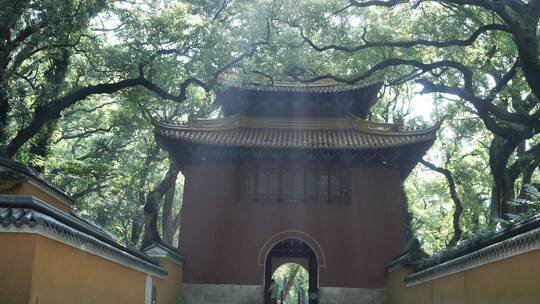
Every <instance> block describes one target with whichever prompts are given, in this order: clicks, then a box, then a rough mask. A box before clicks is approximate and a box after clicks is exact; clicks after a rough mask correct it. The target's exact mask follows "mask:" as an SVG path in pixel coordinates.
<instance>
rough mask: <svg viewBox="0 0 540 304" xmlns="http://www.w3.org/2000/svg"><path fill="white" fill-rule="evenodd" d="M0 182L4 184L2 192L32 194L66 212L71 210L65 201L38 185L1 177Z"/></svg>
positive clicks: (0, 188) (0, 191)
mask: <svg viewBox="0 0 540 304" xmlns="http://www.w3.org/2000/svg"><path fill="white" fill-rule="evenodd" d="M0 184H1V185H2V187H0V194H5V195H32V196H34V197H37V198H39V199H40V200H42V201H44V202H46V203H47V204H49V205H51V206H53V207H56V208H58V209H60V210H62V211H64V212H66V213H69V211H70V210H71V207H70V206H67V205H66V204H65V203H63V202H61V201H60V200H59V199H57V198H56V197H54V196H52V195H51V194H50V193H47V192H46V191H43V190H41V189H39V188H38V187H36V186H34V185H32V184H30V183H29V182H27V181H24V182H19V181H16V180H14V179H0ZM51 192H52V190H51Z"/></svg>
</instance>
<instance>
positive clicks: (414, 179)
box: [0, 0, 540, 254]
mask: <svg viewBox="0 0 540 304" xmlns="http://www.w3.org/2000/svg"><path fill="white" fill-rule="evenodd" d="M350 3H351V2H350V1H345V0H325V1H320V0H294V1H292V0H256V1H251V0H227V1H211V0H205V1H200V0H188V1H173V0H145V1H136V2H131V1H112V0H108V1H106V0H66V1H52V0H28V1H15V2H14V3H11V2H6V1H1V2H0V5H1V7H2V8H4V9H3V10H2V11H1V12H0V28H2V29H5V28H6V29H9V31H8V32H7V33H8V35H7V36H6V35H4V34H2V36H1V37H0V38H1V40H0V69H1V70H0V105H1V106H0V109H3V108H4V105H5V104H4V102H6V104H7V107H5V108H6V109H7V110H6V113H5V116H6V117H5V118H4V117H3V114H2V113H0V140H1V141H2V142H1V145H0V150H3V149H4V148H5V147H6V146H7V144H8V143H9V142H10V140H12V139H14V138H15V137H16V135H17V134H18V133H19V132H20V131H21V129H22V128H24V127H26V126H29V125H30V123H31V121H32V120H33V119H34V118H35V116H34V111H36V109H39V108H41V107H44V108H47V107H50V106H52V105H54V102H55V101H56V100H58V99H59V98H60V97H63V96H66V95H67V94H69V93H72V92H74V91H76V90H77V89H79V88H84V87H88V86H92V85H96V84H100V83H113V82H118V81H121V80H125V79H130V78H136V77H138V76H140V75H139V73H140V71H141V70H142V71H143V72H144V76H145V77H146V78H147V79H149V80H150V81H152V82H153V83H155V84H157V85H159V87H160V88H162V89H163V90H164V91H166V92H170V93H171V94H177V93H178V92H179V91H180V88H181V84H182V83H183V81H185V80H186V79H197V80H200V81H201V82H204V83H213V82H214V81H215V80H216V76H217V74H216V73H217V72H220V75H221V76H223V75H228V74H229V73H230V74H233V73H239V74H240V75H239V77H238V78H239V79H241V80H246V81H247V80H251V79H253V78H254V77H255V76H254V75H256V77H259V78H260V77H262V78H263V79H264V77H266V78H268V79H273V80H291V71H294V72H295V73H293V74H294V76H295V77H298V78H299V79H302V80H308V79H310V77H313V76H320V75H331V76H335V77H336V78H340V79H345V80H347V79H352V78H354V77H357V76H358V75H362V74H363V73H365V72H366V71H369V70H370V69H371V68H373V67H374V66H375V65H376V64H378V63H380V62H383V61H385V60H387V59H389V58H401V59H407V60H416V61H418V62H423V63H431V62H436V61H440V60H447V61H456V62H458V63H460V64H463V65H465V66H467V67H468V68H469V69H470V70H471V71H472V80H471V82H472V88H471V90H472V93H474V94H475V95H476V96H478V97H479V98H487V97H489V96H490V92H489V89H491V88H493V87H494V84H495V83H496V82H497V81H499V80H500V77H501V76H502V75H504V73H505V72H507V70H508V68H509V67H510V66H511V65H512V64H513V62H514V61H515V59H516V57H517V55H518V53H517V47H516V42H515V39H513V38H514V37H512V36H511V35H510V33H508V32H506V31H486V32H484V33H482V34H481V35H479V36H478V37H477V38H476V40H475V41H474V42H473V43H471V44H470V45H465V46H459V45H450V46H447V47H436V46H428V45H417V46H411V47H383V46H377V47H369V48H364V49H360V50H358V51H354V52H352V51H343V50H339V49H337V48H335V47H334V48H328V49H327V50H324V51H321V50H317V49H316V48H317V47H324V46H328V45H334V46H337V47H341V48H343V49H351V48H355V47H358V46H362V45H365V44H368V43H377V42H389V41H393V42H403V41H414V40H416V39H423V40H429V41H451V40H464V39H466V38H468V37H469V36H470V35H471V34H472V33H473V32H474V31H475V30H476V29H478V28H479V27H480V26H483V25H486V24H491V23H497V24H498V23H503V20H501V19H500V18H498V17H497V16H496V15H495V14H493V13H491V12H489V11H487V10H485V9H483V8H479V7H476V6H458V5H456V6H448V5H445V4H444V3H440V2H418V3H416V4H415V3H401V2H400V3H399V5H396V6H394V7H392V8H387V7H380V6H373V7H366V8H355V7H348V8H346V9H344V8H345V7H347V6H348V5H349V4H350ZM536 27H537V26H536ZM26 30H30V32H31V34H30V35H29V36H28V37H27V38H26V39H21V41H20V43H18V44H16V43H12V44H10V43H8V42H10V41H11V42H15V41H16V40H17V39H15V38H16V37H20V35H21V34H24V33H26V32H25V31H26ZM2 33H6V31H4V30H2ZM537 35H540V34H537ZM306 37H307V38H309V40H310V41H311V43H312V44H313V45H314V46H315V47H313V45H310V43H308V42H307V41H305V39H304V38H306ZM17 41H18V40H17ZM255 43H257V47H256V48H253V45H254V44H255ZM252 48H253V52H252V53H251V52H249V51H251V50H252ZM246 52H247V53H246ZM248 53H249V56H245V57H243V59H242V60H239V61H237V62H234V64H230V65H228V64H229V63H231V62H232V61H233V60H234V59H235V58H237V57H238V56H240V55H241V54H248ZM224 67H227V68H226V69H225V68H224ZM221 68H224V69H223V70H220V69H221ZM262 75H266V76H264V77H263V76H262ZM419 77H421V78H423V79H424V80H429V81H432V82H433V83H436V84H444V85H446V86H449V87H456V88H460V87H462V86H463V83H464V77H463V75H462V74H461V73H459V72H458V71H456V69H454V68H448V67H446V68H439V69H434V70H431V71H426V70H422V69H416V68H413V67H411V66H407V65H395V66H394V65H393V66H389V67H387V68H385V69H384V71H378V72H375V73H373V74H370V75H369V77H367V78H366V79H362V81H372V80H383V81H384V87H383V89H382V90H381V94H380V96H379V97H380V98H379V102H378V103H377V104H376V105H375V106H373V108H372V114H371V119H372V120H376V121H383V122H390V123H396V124H398V125H399V126H400V127H402V129H406V130H413V129H420V128H424V127H427V126H430V125H433V124H434V123H436V122H440V121H442V120H443V119H445V120H444V123H443V125H442V127H441V129H440V131H439V133H438V140H437V141H436V143H435V144H434V146H433V147H432V149H431V150H430V151H429V152H428V153H427V155H426V156H425V159H426V160H429V161H430V162H432V163H435V164H439V165H441V166H443V167H445V168H446V169H448V170H450V171H451V172H452V174H453V176H454V179H455V181H456V190H457V193H458V195H459V197H460V198H461V200H462V203H463V206H464V212H463V215H462V217H461V227H462V229H463V232H464V240H467V239H475V236H476V235H477V234H478V233H479V231H480V233H482V231H491V230H493V229H494V228H493V223H490V217H491V215H490V203H491V204H493V202H491V201H492V197H493V190H494V188H495V186H496V185H495V182H494V177H496V176H495V174H499V173H494V172H490V169H491V170H493V168H492V165H493V159H494V156H493V154H494V153H495V152H497V151H494V148H493V145H492V144H493V142H494V141H495V140H496V139H497V137H496V136H495V135H494V132H493V131H492V130H488V129H487V128H486V123H485V121H486V119H485V117H484V118H481V117H480V116H479V115H480V113H479V111H478V109H477V108H475V106H474V105H473V104H471V103H470V102H469V101H466V100H465V99H462V98H458V97H456V96H455V95H450V94H443V93H434V94H431V95H429V96H426V95H422V94H420V91H421V90H422V89H425V87H423V86H422V85H420V84H418V83H415V82H414V81H413V80H415V79H418V78H419ZM211 89H212V90H210V89H209V88H207V89H204V88H202V87H200V86H196V85H191V86H189V88H188V89H187V92H186V98H185V100H183V102H181V103H180V102H176V101H167V100H164V99H163V98H161V97H159V96H157V95H156V94H154V93H152V92H150V91H148V90H147V89H144V88H142V87H130V88H128V89H125V90H121V91H119V92H116V93H114V94H111V95H92V96H90V97H87V98H85V99H84V100H81V101H79V102H77V103H75V104H73V105H71V106H70V107H68V108H66V109H65V110H63V111H62V112H61V115H60V117H55V118H54V119H52V120H51V121H50V122H49V123H47V124H46V126H45V127H43V128H41V129H40V130H39V132H38V134H37V135H36V136H34V137H33V138H32V139H31V140H29V141H28V142H27V143H26V144H25V145H24V146H22V148H21V149H20V150H19V151H18V152H17V154H16V155H15V158H16V159H18V160H20V161H22V162H24V163H26V164H30V165H32V166H34V167H36V168H43V169H44V172H45V174H46V175H47V176H49V177H51V178H52V179H53V180H54V181H55V182H57V183H58V184H59V185H61V186H63V187H65V188H66V189H67V190H68V191H69V192H70V193H71V194H72V195H73V196H74V197H75V198H76V199H77V201H78V204H77V208H78V209H79V211H80V212H81V213H83V215H86V216H88V217H90V218H91V219H93V220H95V221H96V222H98V223H99V224H101V225H104V226H105V227H106V228H108V229H109V230H111V231H113V232H114V233H116V234H118V235H119V236H120V237H121V238H123V239H124V240H126V241H127V240H129V239H130V238H131V235H132V231H131V230H132V226H133V223H134V222H136V221H137V220H138V219H140V217H141V216H142V215H141V214H142V206H143V205H144V202H145V197H146V195H147V194H148V192H150V191H151V190H152V189H153V188H154V187H155V185H157V184H158V183H159V181H160V180H161V178H162V177H163V175H164V173H165V171H166V170H167V166H168V159H167V155H166V154H165V153H164V152H163V151H160V149H159V148H158V147H157V145H156V142H155V140H154V137H153V131H152V126H151V117H153V118H158V119H161V120H165V121H169V122H174V123H185V122H186V121H187V120H188V119H190V118H193V117H208V116H213V117H215V116H218V115H220V113H219V108H218V105H216V104H214V103H213V100H214V97H215V94H216V92H217V91H219V90H220V89H221V87H220V84H219V83H217V86H215V87H212V88H211ZM486 102H487V101H486ZM492 103H493V104H494V105H496V106H497V107H498V108H500V109H503V110H505V111H508V112H510V113H517V114H519V115H522V116H526V117H533V118H534V117H536V119H537V118H538V115H537V114H538V110H539V109H540V108H539V103H538V99H537V98H535V97H534V95H533V94H531V87H530V84H529V83H528V82H527V79H526V77H525V75H524V72H523V71H522V70H518V71H517V73H516V76H515V77H513V78H512V80H511V81H510V82H509V83H508V84H507V85H506V86H505V87H504V88H502V89H501V90H500V91H499V92H498V93H497V94H496V97H495V98H494V99H493V101H492ZM534 113H537V114H534ZM533 114H534V115H536V116H533ZM490 118H493V119H494V120H495V122H496V123H497V124H498V125H499V126H502V127H505V128H510V129H512V130H513V131H515V132H518V131H523V130H526V128H525V127H524V126H523V125H520V124H517V123H511V122H508V121H505V120H502V119H500V118H497V117H495V116H493V115H491V116H490ZM531 132H532V131H531ZM532 133H534V132H532ZM44 142H45V144H43V143H44ZM539 143H540V137H538V135H536V133H534V134H532V135H531V136H530V137H529V138H527V139H526V142H525V144H524V146H525V147H526V148H527V149H529V148H531V147H534V146H535V145H538V144H539ZM36 146H37V147H39V146H42V148H43V147H45V148H46V149H44V150H46V151H44V153H36V151H35V150H36ZM523 154H524V151H514V152H512V153H510V156H509V157H508V159H507V162H506V163H505V164H504V166H505V168H506V167H510V166H511V164H512V163H514V162H516V161H517V160H519V159H521V157H522V155H523ZM533 169H534V170H533V173H532V174H531V178H530V181H524V180H523V177H522V176H523V174H522V173H520V174H518V177H517V178H516V183H515V184H514V188H515V192H516V193H520V195H519V197H520V198H518V199H515V200H514V201H513V203H512V204H513V206H514V207H516V210H526V212H524V213H522V214H511V215H509V216H510V217H511V218H510V221H511V222H514V221H518V220H520V219H522V218H524V217H528V216H530V215H532V214H535V213H537V212H538V211H539V208H540V207H539V202H538V201H539V198H538V195H537V192H535V190H536V189H537V188H533V187H531V186H528V185H530V184H531V185H534V184H538V183H540V173H539V170H538V169H537V168H533ZM520 170H521V171H520V172H523V171H524V168H520ZM181 187H182V179H179V181H178V185H177V191H176V196H177V197H176V199H175V205H174V208H175V212H178V211H179V208H180V206H181V195H182V192H181ZM522 188H523V189H524V191H525V193H524V194H525V195H521V192H522V191H521V189H522ZM405 190H406V193H407V197H408V209H409V211H410V213H411V214H412V221H411V225H412V227H411V228H412V230H413V234H414V236H415V237H416V239H417V241H418V242H417V243H415V244H414V245H415V246H416V247H415V248H417V249H418V250H420V251H422V250H423V251H425V252H427V253H429V254H433V253H435V252H439V251H442V250H444V249H445V248H446V247H447V244H448V242H449V240H450V239H451V238H452V234H453V229H452V215H453V212H454V210H455V209H454V203H453V201H452V200H451V197H450V194H449V186H448V183H447V181H446V180H445V178H444V176H442V175H441V174H438V173H435V172H433V171H431V170H429V169H427V168H425V167H422V166H418V167H417V168H416V169H415V170H414V171H413V173H412V174H411V175H410V177H409V178H408V179H407V181H406V182H405ZM524 206H526V207H524ZM462 244H466V241H462ZM460 246H461V245H460Z"/></svg>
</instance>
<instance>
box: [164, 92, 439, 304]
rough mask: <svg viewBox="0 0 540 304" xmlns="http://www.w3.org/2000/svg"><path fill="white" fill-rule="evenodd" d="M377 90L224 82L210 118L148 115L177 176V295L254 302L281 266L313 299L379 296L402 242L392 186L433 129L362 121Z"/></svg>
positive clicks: (375, 299)
mask: <svg viewBox="0 0 540 304" xmlns="http://www.w3.org/2000/svg"><path fill="white" fill-rule="evenodd" d="M380 87H381V83H367V84H358V85H354V86H344V85H337V84H328V83H323V84H313V85H302V86H298V85H294V84H286V83H282V84H274V85H273V86H268V87H257V86H253V85H250V86H231V87H229V88H227V89H226V90H224V91H223V92H222V93H221V94H219V95H218V97H217V102H218V103H219V104H220V105H221V107H222V110H223V113H224V117H223V118H221V119H197V120H192V121H190V125H189V126H178V125H169V124H165V123H161V122H155V134H156V138H157V140H158V142H159V143H160V144H161V145H162V146H163V147H164V148H165V149H166V150H168V151H169V152H170V154H171V155H172V157H173V158H174V160H175V161H176V162H177V163H178V165H179V166H180V168H181V170H182V172H183V174H184V176H185V187H184V202H183V209H182V223H181V236H180V252H181V254H182V255H183V256H184V257H185V258H186V261H187V262H186V263H185V265H184V282H183V295H184V301H185V302H184V303H186V304H190V303H263V294H264V292H263V291H264V290H266V288H267V287H268V284H269V281H270V278H271V276H272V273H273V271H274V270H275V269H276V268H277V267H278V266H280V265H282V264H283V263H287V262H294V263H297V264H300V265H302V266H303V267H304V268H305V269H306V270H308V272H309V275H310V277H309V289H310V292H313V291H317V292H318V294H319V303H324V304H328V303H353V299H354V303H357V302H358V303H382V302H383V300H384V295H385V287H386V281H385V266H386V265H387V264H388V263H389V262H390V261H392V259H394V258H395V257H397V256H399V255H400V254H401V253H402V252H403V250H404V247H405V224H404V208H403V206H402V204H403V203H402V199H401V187H402V184H403V181H404V179H405V178H406V177H407V175H408V174H409V173H410V172H411V170H412V169H413V168H414V166H415V165H416V164H417V162H418V161H419V160H420V158H421V157H422V155H423V154H424V153H425V151H426V150H427V149H428V148H429V147H430V146H431V145H432V143H433V141H434V140H435V133H436V127H433V128H429V129H426V130H421V131H413V132H404V131H401V130H399V129H398V128H397V127H396V126H395V125H391V124H382V123H375V122H371V121H368V120H366V119H367V118H368V117H369V113H370V108H371V106H372V105H373V104H374V103H375V102H376V99H377V94H378V91H379V89H380ZM264 301H265V302H266V301H268V299H265V300H264ZM312 302H313V303H316V301H312Z"/></svg>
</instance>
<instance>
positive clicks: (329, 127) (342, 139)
mask: <svg viewBox="0 0 540 304" xmlns="http://www.w3.org/2000/svg"><path fill="white" fill-rule="evenodd" d="M154 125H155V133H156V135H158V136H162V137H165V138H169V139H174V140H178V141H179V142H183V143H193V144H206V145H219V146H235V147H252V148H280V149H327V150H371V149H384V148H391V147H399V146H404V145H411V144H416V143H425V142H432V141H433V140H434V139H435V133H436V130H437V127H432V128H428V129H425V130H421V131H413V132H398V131H396V127H395V125H391V124H381V123H374V122H369V121H366V120H362V119H359V118H356V117H352V116H351V117H348V118H337V119H279V118H256V117H242V116H236V117H228V118H223V119H214V120H208V119H200V120H193V121H192V122H191V125H190V126H188V127H186V126H175V125H170V124H164V123H160V122H157V121H156V122H155V123H154Z"/></svg>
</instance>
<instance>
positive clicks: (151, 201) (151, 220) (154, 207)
mask: <svg viewBox="0 0 540 304" xmlns="http://www.w3.org/2000/svg"><path fill="white" fill-rule="evenodd" d="M178 172H179V169H178V167H177V166H176V164H175V163H174V162H173V161H170V162H169V169H168V170H167V174H165V177H164V178H163V179H162V180H161V181H160V182H159V183H158V184H157V185H156V187H155V188H154V189H153V190H152V191H150V193H148V196H147V197H146V204H145V206H144V223H145V225H144V227H145V228H144V236H143V242H142V248H145V247H147V246H150V245H151V244H153V243H155V242H158V241H161V238H160V236H159V230H158V210H159V202H160V200H161V199H162V198H163V196H164V195H165V193H166V192H167V191H168V190H169V189H170V188H171V186H172V185H173V183H174V181H175V180H176V176H177V175H178Z"/></svg>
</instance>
